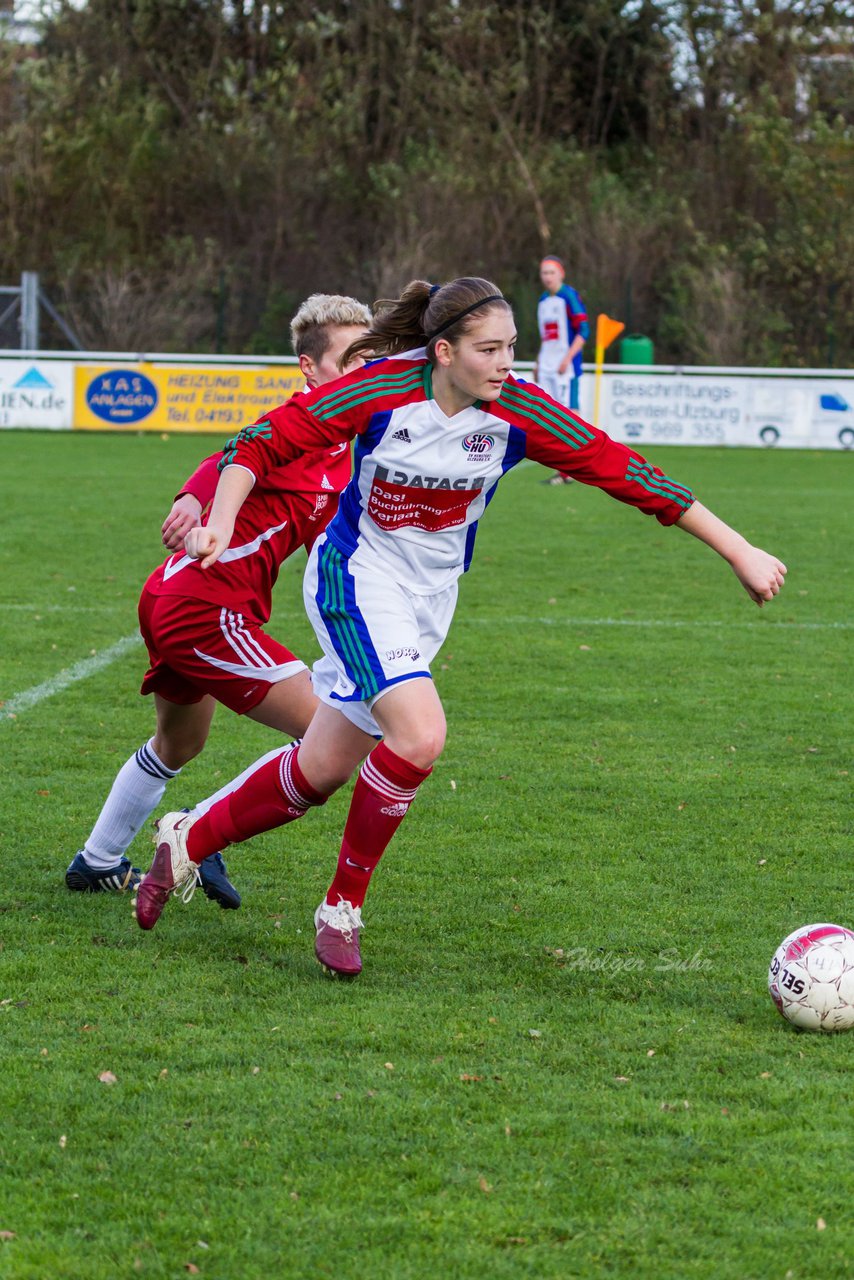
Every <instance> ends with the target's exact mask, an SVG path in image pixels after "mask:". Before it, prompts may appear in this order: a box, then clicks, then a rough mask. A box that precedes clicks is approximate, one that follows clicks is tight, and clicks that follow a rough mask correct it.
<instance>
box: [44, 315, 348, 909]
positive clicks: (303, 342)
mask: <svg viewBox="0 0 854 1280" xmlns="http://www.w3.org/2000/svg"><path fill="white" fill-rule="evenodd" d="M370 319H371V314H370V311H369V310H368V308H367V307H366V306H365V305H364V304H363V303H361V302H357V301H356V299H355V298H348V297H344V296H341V295H338V294H314V295H312V297H310V298H309V299H307V301H306V302H304V303H303V304H302V306H301V307H300V308H299V310H298V311H297V313H296V315H295V316H294V318H293V320H292V322H291V340H292V342H293V346H294V350H295V352H296V354H297V356H298V358H299V365H300V369H301V370H302V372H303V374H304V376H305V379H306V384H307V386H308V388H309V389H311V388H313V387H317V386H323V385H324V384H326V383H329V382H332V381H335V380H336V379H338V378H340V376H341V373H340V370H339V368H338V361H339V359H340V357H341V354H342V352H343V351H344V350H345V348H347V347H348V346H349V345H350V344H351V343H352V342H353V340H354V338H357V337H361V336H362V335H363V334H364V333H365V332H366V330H367V327H368V325H369V324H370ZM361 363H363V361H362V357H361V356H359V357H356V360H355V364H361ZM220 457H221V454H217V455H216V456H215V458H213V459H208V460H206V461H205V462H203V463H202V464H201V466H200V467H199V468H198V469H197V470H196V471H195V472H194V474H193V475H192V476H191V477H190V478H189V480H188V481H187V483H186V484H185V486H184V488H183V489H182V491H181V493H180V494H179V495H178V497H177V498H176V500H175V503H174V504H173V506H172V510H171V511H170V512H169V515H168V516H167V517H166V520H165V521H164V524H163V529H162V535H163V541H164V543H165V544H166V546H167V547H169V548H170V549H171V550H173V551H179V550H180V548H182V546H183V542H184V535H185V534H186V533H187V532H188V531H189V530H190V529H191V528H193V527H194V526H197V525H198V524H199V522H200V517H201V514H202V511H203V510H204V509H205V508H206V507H207V506H208V505H209V503H210V501H211V499H212V498H213V496H214V493H215V492H216V484H217V479H218V471H217V462H218V460H219V458H220ZM349 478H350V454H349V447H348V445H347V443H346V442H339V444H338V445H336V446H333V447H332V448H331V449H330V448H328V447H327V448H324V449H320V450H317V451H315V452H314V453H312V454H310V455H305V456H303V457H302V458H300V459H298V460H297V461H296V463H294V464H292V465H291V466H289V467H287V468H279V469H278V470H277V471H275V472H273V473H272V475H271V477H270V480H269V483H268V485H267V486H266V489H263V488H259V489H258V490H256V495H255V496H256V498H257V501H255V502H254V503H253V504H251V505H250V504H247V505H246V506H245V507H244V508H243V511H242V513H241V524H240V525H239V526H238V534H239V536H238V537H236V539H235V541H236V542H238V543H239V544H240V546H239V547H236V548H233V549H232V553H231V556H230V557H229V556H228V555H226V556H224V557H223V559H222V561H221V568H220V570H219V572H217V573H216V574H215V575H212V576H211V577H210V578H208V577H207V575H202V574H201V573H200V571H199V567H198V564H197V563H196V561H195V560H193V559H190V558H187V557H182V556H181V555H174V556H172V557H171V558H170V559H169V560H167V561H166V564H165V565H162V566H160V568H159V569H157V570H155V572H154V573H153V574H152V575H151V576H150V578H149V580H148V582H147V583H146V587H145V589H144V590H143V595H142V600H141V601H140V620H141V627H142V630H143V635H144V638H145V640H146V643H147V644H148V647H149V653H150V660H151V666H150V668H149V670H148V672H147V673H146V677H145V680H144V681H143V686H142V692H143V693H146V694H147V693H151V694H153V695H154V703H155V711H156V716H157V729H156V732H155V734H154V736H153V737H152V738H150V739H149V741H148V742H146V743H143V745H142V746H141V747H139V748H138V750H137V751H135V752H134V753H133V755H131V757H130V758H129V759H128V760H127V761H126V762H125V764H124V765H123V766H122V768H121V769H120V770H119V773H118V775H117V777H116V779H115V781H114V783H113V786H112V789H111V790H110V793H109V795H108V797H107V800H106V801H105V803H104V806H103V808H102V810H101V813H100V815H99V817H98V819H97V821H96V823H95V825H94V827H93V828H92V831H91V832H90V834H89V836H88V837H87V839H86V842H85V844H84V845H83V848H82V849H80V850H79V851H78V852H77V854H76V855H75V857H74V858H73V860H72V862H71V864H70V866H69V867H68V869H67V871H66V874H65V883H66V885H67V886H68V888H69V889H72V890H75V891H77V892H83V893H99V892H104V891H113V892H118V891H122V890H124V889H128V888H131V889H133V888H135V887H136V885H137V883H138V882H139V874H140V873H139V871H138V869H137V868H135V867H133V866H132V865H131V863H130V861H129V860H128V858H127V857H125V852H126V850H127V849H128V847H129V845H130V844H131V842H132V840H133V839H134V837H135V836H136V835H137V834H138V832H139V831H140V830H141V828H142V826H143V824H144V823H145V822H146V821H147V819H148V818H149V816H150V815H151V814H152V813H153V812H154V810H155V809H156V807H157V806H158V804H159V803H160V801H161V800H162V798H163V793H164V791H165V788H166V785H167V783H168V782H169V781H170V780H171V779H172V778H174V777H176V776H177V775H178V773H179V772H180V771H181V768H182V767H183V766H184V765H185V764H187V763H188V762H189V761H190V760H192V759H193V757H194V756H196V755H198V754H199V752H200V751H201V750H202V748H203V747H204V744H205V742H206V740H207V736H208V732H209V729H210V725H211V719H212V717H213V713H214V709H215V706H216V703H217V701H219V702H223V703H225V705H227V706H230V707H231V708H232V709H233V710H235V711H237V712H238V714H247V715H249V717H250V718H251V719H254V720H258V721H260V722H261V723H262V724H266V725H269V726H270V727H271V728H273V729H276V730H278V731H279V732H280V733H283V734H286V735H288V736H297V735H299V734H301V733H303V732H304V730H305V728H306V726H307V725H308V722H309V720H310V719H311V717H312V715H313V714H314V710H315V707H316V705H317V699H316V698H315V696H314V694H313V692H312V690H311V682H310V678H309V675H308V671H307V669H306V667H305V665H304V663H302V662H300V661H299V660H298V659H296V658H295V657H294V655H293V653H291V651H290V650H288V649H286V648H285V647H284V646H283V645H281V644H279V642H278V641H277V640H275V639H274V638H273V637H272V636H270V635H268V634H267V632H266V631H265V630H264V624H265V623H266V621H267V619H268V618H269V615H270V593H271V591H272V587H273V583H274V581H275V577H276V573H277V572H278V567H279V564H280V563H281V561H283V560H284V559H286V558H287V556H289V555H290V554H291V553H292V552H293V551H294V550H296V549H297V548H298V547H299V546H306V547H307V546H309V545H310V544H311V543H312V542H313V541H314V539H315V538H316V537H317V536H318V535H319V534H320V533H321V532H322V530H323V528H324V527H325V525H326V524H327V523H328V521H329V519H330V518H331V517H332V515H334V513H335V509H336V506H337V500H338V494H339V492H340V490H341V489H343V488H344V486H345V485H346V484H347V481H348V480H349ZM256 543H257V544H258V545H255V544H256ZM250 553H251V554H250ZM201 882H202V884H203V887H204V889H205V893H206V894H207V896H208V897H209V898H212V899H214V900H215V901H217V902H219V904H220V905H221V906H223V907H232V908H234V907H238V906H239V905H240V895H239V894H238V892H237V890H236V889H235V888H234V886H233V885H232V884H231V882H230V881H229V879H228V877H227V874H226V870H225V866H224V864H223V861H222V858H221V856H220V855H219V852H218V851H216V852H212V853H211V856H210V857H209V858H207V859H206V860H205V863H204V865H203V866H202V869H201Z"/></svg>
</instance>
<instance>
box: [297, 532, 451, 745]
mask: <svg viewBox="0 0 854 1280" xmlns="http://www.w3.org/2000/svg"><path fill="white" fill-rule="evenodd" d="M303 599H304V602H305V608H306V613H307V614H308V617H309V621H310V622H311V625H312V626H313V627H314V631H315V634H316V636H317V639H318V642H319V644H320V647H321V648H322V649H323V657H322V658H318V660H317V662H316V663H315V664H314V669H313V672H312V686H313V688H314V692H315V693H316V694H317V696H318V698H320V700H321V702H325V703H327V705H328V706H330V707H335V708H337V710H339V711H341V712H343V714H344V715H345V716H346V717H347V719H348V720H350V721H351V722H352V723H353V724H354V725H356V727H357V728H359V729H362V730H364V732H365V733H370V734H373V735H374V736H375V737H380V736H382V731H381V729H380V727H379V725H378V724H377V722H376V720H375V719H374V717H373V716H372V715H371V708H372V707H373V705H374V703H375V702H376V701H377V700H378V699H379V698H381V697H382V696H383V694H384V693H387V692H388V690H389V689H391V688H393V687H394V685H396V684H400V683H401V682H402V681H404V680H414V679H417V678H418V677H419V676H422V677H424V676H426V677H427V678H428V679H432V677H431V674H430V663H431V662H432V661H433V659H434V658H435V656H436V654H437V653H438V652H439V650H440V649H441V647H442V645H443V644H444V642H445V637H446V636H447V634H448V628H449V627H450V625H451V620H452V618H453V616H454V608H455V607H456V603H457V583H456V582H454V583H453V584H452V585H451V586H450V587H445V589H444V590H443V591H439V592H437V593H436V594H435V595H430V596H422V595H414V594H413V593H412V592H411V591H407V589H406V587H403V586H401V585H400V584H399V583H397V582H394V581H392V579H391V578H389V577H388V576H386V575H384V574H383V573H382V571H377V570H369V569H365V568H364V567H363V566H361V565H353V564H352V563H351V561H350V560H348V559H347V557H346V556H345V555H343V554H342V553H341V552H340V551H339V550H338V548H337V547H335V546H334V545H333V544H332V543H331V542H329V541H328V539H327V538H326V537H321V538H320V539H318V541H317V542H316V543H315V545H314V547H313V549H312V552H311V555H310V557H309V561H308V565H307V567H306V571H305V580H304V583H303Z"/></svg>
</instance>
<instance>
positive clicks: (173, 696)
mask: <svg viewBox="0 0 854 1280" xmlns="http://www.w3.org/2000/svg"><path fill="white" fill-rule="evenodd" d="M139 629H140V631H141V633H142V638H143V640H144V641H145V643H146V647H147V648H148V657H149V661H150V663H151V665H150V667H149V669H148V671H146V673H145V676H144V678H143V681H142V686H141V688H140V693H159V694H160V695H161V697H163V698H165V699H166V700H167V702H177V703H179V704H180V705H182V706H186V705H187V704H189V703H194V702H201V700H202V698H203V697H204V696H205V694H206V693H209V694H211V696H212V697H214V698H216V700H217V702H222V703H223V704H224V705H225V706H226V707H230V708H231V710H232V711H236V712H237V713H238V715H241V714H245V713H246V712H247V711H251V710H252V708H253V707H257V705H258V703H259V702H261V701H262V700H263V699H264V698H265V697H266V696H267V694H268V693H269V691H270V689H271V688H272V686H273V685H274V684H278V682H279V681H280V680H287V678H288V677H289V676H294V675H296V674H297V672H299V671H305V670H306V666H305V663H304V662H300V660H299V658H295V657H294V655H293V654H292V653H291V651H290V649H286V648H285V647H284V645H281V644H279V642H278V640H274V639H273V637H272V636H268V635H267V633H266V631H265V630H264V628H263V627H262V626H260V625H259V624H258V623H257V622H254V621H253V620H252V619H251V618H245V617H244V616H243V614H241V613H235V612H234V611H233V610H231V609H224V608H222V607H221V606H220V605H217V604H209V603H208V602H207V601H205V600H194V599H192V598H190V597H188V596H159V595H155V594H154V592H152V591H149V590H148V588H147V587H146V588H144V589H143V592H142V596H141V597H140V601H139Z"/></svg>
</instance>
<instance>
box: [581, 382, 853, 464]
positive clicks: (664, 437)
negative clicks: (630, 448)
mask: <svg viewBox="0 0 854 1280" xmlns="http://www.w3.org/2000/svg"><path fill="white" fill-rule="evenodd" d="M581 386H582V416H585V415H586V414H588V415H590V416H591V417H592V413H593V392H594V378H593V376H591V375H587V374H585V376H584V378H583V379H582V384H581ZM599 425H600V426H601V427H603V428H604V430H606V431H607V432H608V434H609V435H610V436H613V438H614V439H615V440H621V441H624V442H625V443H626V444H633V445H637V447H638V448H639V449H642V448H643V446H644V445H649V444H685V445H697V444H700V445H702V444H712V445H742V446H745V445H747V446H753V447H754V448H780V449H846V450H847V449H854V379H852V378H851V377H850V376H849V377H847V378H846V377H844V376H840V377H838V378H832V377H822V378H808V377H786V376H785V375H765V376H744V375H738V374H736V373H734V372H732V371H728V372H727V373H726V374H718V373H711V372H709V373H690V374H687V373H681V372H679V371H671V370H667V371H658V370H655V371H643V372H641V371H634V370H627V371H626V372H622V371H621V372H619V373H617V372H613V371H611V372H608V373H605V374H603V376H602V396H601V406H600V413H599Z"/></svg>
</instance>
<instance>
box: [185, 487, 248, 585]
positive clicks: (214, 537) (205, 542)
mask: <svg viewBox="0 0 854 1280" xmlns="http://www.w3.org/2000/svg"><path fill="white" fill-rule="evenodd" d="M254 484H255V477H254V475H253V474H252V472H251V471H248V470H247V469H246V467H240V466H232V467H226V468H225V470H224V471H223V472H222V474H221V475H220V478H219V484H218V485H217V488H216V495H215V497H214V500H213V504H212V505H211V513H210V516H209V518H208V522H207V524H206V525H205V526H204V527H200V528H196V529H191V530H190V532H189V533H188V534H187V536H186V538H185V539H184V550H185V551H186V553H187V555H188V556H192V557H193V558H194V559H195V560H201V562H202V568H203V569H208V568H209V567H210V566H211V565H212V564H216V562H217V560H218V559H219V558H220V556H221V555H222V553H223V551H225V549H226V547H227V546H228V544H229V542H230V541H231V535H232V534H233V533H234V522H235V520H236V519H237V514H238V512H239V511H240V508H241V507H242V506H243V503H244V502H245V501H246V499H247V497H248V496H249V493H250V491H251V489H252V487H253V485H254Z"/></svg>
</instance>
